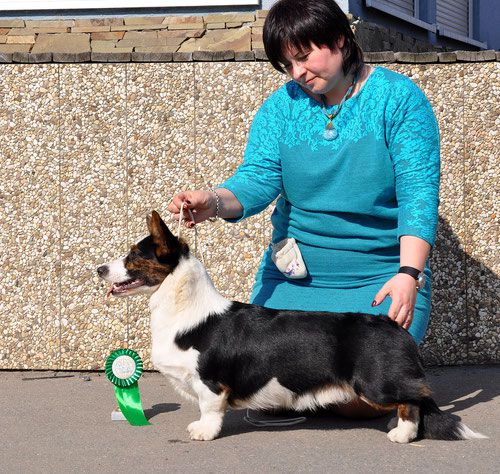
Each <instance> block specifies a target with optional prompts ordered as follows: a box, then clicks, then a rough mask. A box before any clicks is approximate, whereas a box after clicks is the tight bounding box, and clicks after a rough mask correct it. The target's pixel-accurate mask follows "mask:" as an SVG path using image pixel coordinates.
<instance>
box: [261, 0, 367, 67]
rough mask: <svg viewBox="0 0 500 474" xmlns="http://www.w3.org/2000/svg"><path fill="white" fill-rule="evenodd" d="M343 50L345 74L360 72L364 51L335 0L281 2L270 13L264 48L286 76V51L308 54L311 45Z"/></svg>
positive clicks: (270, 59) (272, 61)
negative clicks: (338, 47)
mask: <svg viewBox="0 0 500 474" xmlns="http://www.w3.org/2000/svg"><path fill="white" fill-rule="evenodd" d="M342 37H343V38H344V46H343V47H342V48H341V52H342V57H343V62H342V69H343V71H344V74H345V75H347V74H348V73H350V72H355V71H357V70H358V69H359V68H360V67H361V66H362V64H363V51H362V50H361V48H360V47H359V45H358V43H357V42H356V39H355V37H354V33H353V32H352V30H351V27H350V25H349V20H348V19H347V16H346V15H345V13H344V12H343V11H342V10H341V9H340V7H339V6H338V5H337V3H336V2H335V1H334V0H279V1H278V2H277V3H275V4H274V5H273V6H272V7H271V10H270V11H269V13H268V15H267V18H266V21H265V23H264V32H263V39H264V48H265V50H266V54H267V57H268V59H269V61H270V62H271V64H272V65H273V67H274V68H275V69H276V70H278V71H279V72H283V73H284V72H286V71H285V70H284V69H283V66H282V65H283V64H285V63H286V60H285V57H284V50H286V48H289V47H293V48H295V49H297V50H298V51H301V52H304V51H307V50H308V49H309V47H310V44H311V43H314V44H315V45H316V46H318V47H320V46H328V47H329V48H330V49H331V50H334V49H336V48H337V41H338V40H339V39H340V38H342Z"/></svg>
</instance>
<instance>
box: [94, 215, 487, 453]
mask: <svg viewBox="0 0 500 474" xmlns="http://www.w3.org/2000/svg"><path fill="white" fill-rule="evenodd" d="M147 226H148V229H149V233H150V235H148V236H147V237H145V238H144V239H142V240H141V241H140V242H138V243H137V244H136V245H133V246H132V247H131V249H130V251H129V253H128V254H127V255H126V256H125V257H123V258H119V259H117V260H115V261H113V262H110V263H107V264H105V265H102V266H100V267H99V268H98V269H97V272H98V274H99V276H100V277H101V278H103V279H104V280H105V281H106V282H108V283H110V284H111V286H110V288H109V290H108V295H109V294H111V295H113V296H116V297H125V296H130V295H134V294H140V293H142V294H144V293H145V294H148V295H150V296H151V297H150V301H149V307H150V310H151V334H152V353H151V360H152V363H153V365H154V367H155V368H156V369H158V370H159V371H160V372H161V373H162V374H164V375H166V376H167V377H168V378H169V379H170V380H171V382H172V383H173V385H174V387H175V388H176V389H177V390H178V391H179V392H180V393H181V394H182V395H183V396H185V397H186V398H188V399H191V400H193V401H195V402H198V404H199V409H200V413H201V417H200V419H199V420H197V421H194V422H192V423H191V424H190V425H189V426H188V427H187V430H188V432H189V435H190V437H191V439H193V440H213V439H214V438H216V437H217V436H218V435H219V433H220V431H221V428H222V421H223V418H224V413H225V411H226V409H227V408H228V406H230V407H236V408H251V409H285V410H290V409H292V410H299V411H302V410H314V409H316V408H319V407H326V406H328V405H331V404H342V403H346V402H348V401H350V400H354V399H357V398H358V397H359V398H361V399H362V400H363V401H365V402H366V403H368V404H369V405H371V406H373V407H376V408H387V409H397V425H396V426H395V427H394V428H392V429H391V430H390V431H389V433H388V434H387V436H388V437H389V439H390V440H391V441H393V442H395V443H409V442H411V441H413V440H415V439H417V438H431V439H443V440H459V439H471V438H485V436H483V435H481V434H480V433H476V432H474V431H472V430H471V429H470V428H468V427H467V426H465V425H464V424H463V423H461V422H460V421H458V420H456V419H455V417H453V416H451V415H449V414H446V413H443V412H442V411H441V410H440V409H439V408H438V406H437V404H436V403H435V401H434V400H433V399H432V397H431V390H430V388H429V386H428V384H427V382H426V380H425V374H424V369H423V366H422V362H421V359H420V356H419V352H418V348H417V345H416V344H415V342H414V341H413V339H412V337H411V336H410V335H409V334H408V332H407V331H405V330H404V329H402V328H401V327H400V326H398V325H397V324H396V323H395V322H394V321H392V320H390V319H389V318H388V317H387V316H382V315H381V316H374V315H369V314H362V313H328V312H312V311H290V310H276V309H269V308H264V307H261V306H256V305H252V304H245V303H239V302H236V301H230V300H228V299H226V298H224V297H223V296H222V295H221V294H220V293H219V292H218V291H217V290H216V288H215V287H214V285H213V283H212V281H211V279H210V277H209V276H208V274H207V272H206V271H205V269H204V267H203V265H202V264H201V263H200V262H199V261H198V260H197V259H196V258H195V257H194V256H193V255H192V254H191V253H190V250H189V247H188V245H187V243H186V242H185V241H184V240H183V239H178V238H177V237H175V236H174V235H173V234H172V233H171V232H170V230H169V229H168V227H167V225H166V224H165V223H164V222H163V220H162V219H161V217H160V215H159V214H158V213H157V212H156V211H153V212H152V214H151V216H148V217H147Z"/></svg>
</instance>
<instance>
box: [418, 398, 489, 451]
mask: <svg viewBox="0 0 500 474" xmlns="http://www.w3.org/2000/svg"><path fill="white" fill-rule="evenodd" d="M418 437H419V438H427V439H443V440H450V441H451V440H459V439H475V438H488V437H487V436H484V435H482V434H481V433H476V432H475V431H472V430H471V429H470V428H469V427H468V426H466V425H464V424H463V423H462V422H461V421H459V420H458V419H457V417H455V416H452V415H450V414H448V413H444V412H442V411H441V410H440V409H439V407H438V406H437V405H436V402H435V401H434V400H433V399H432V398H430V397H426V398H423V399H422V400H421V402H420V423H419V426H418Z"/></svg>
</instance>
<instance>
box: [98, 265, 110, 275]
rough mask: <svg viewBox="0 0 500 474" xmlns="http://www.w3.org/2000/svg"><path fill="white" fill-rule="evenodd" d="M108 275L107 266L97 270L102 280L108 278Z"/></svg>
mask: <svg viewBox="0 0 500 474" xmlns="http://www.w3.org/2000/svg"><path fill="white" fill-rule="evenodd" d="M106 273H108V266H107V265H101V266H100V267H98V268H97V274H98V275H99V276H100V277H101V278H102V277H104V276H106Z"/></svg>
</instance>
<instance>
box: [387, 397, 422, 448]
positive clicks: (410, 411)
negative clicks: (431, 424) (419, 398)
mask: <svg viewBox="0 0 500 474" xmlns="http://www.w3.org/2000/svg"><path fill="white" fill-rule="evenodd" d="M419 421H420V408H419V407H418V406H416V405H410V404H405V405H399V406H398V425H397V426H396V428H393V429H392V430H391V431H389V433H387V437H388V438H389V439H390V440H391V441H392V442H393V443H409V442H411V441H413V440H414V439H415V438H416V437H417V434H418V424H419Z"/></svg>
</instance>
